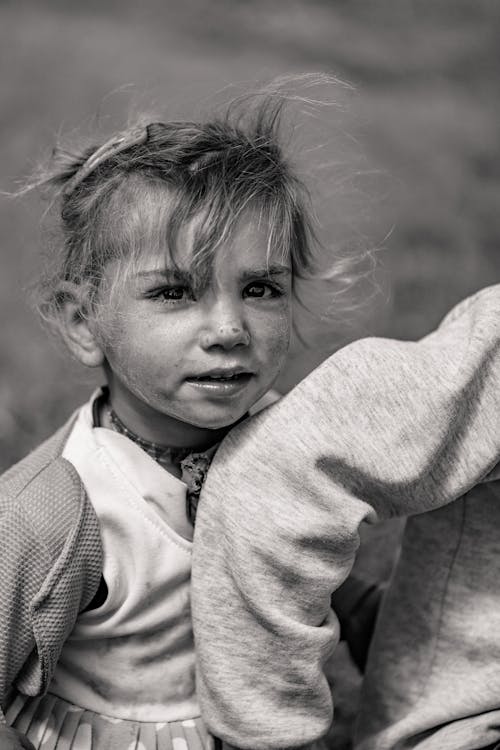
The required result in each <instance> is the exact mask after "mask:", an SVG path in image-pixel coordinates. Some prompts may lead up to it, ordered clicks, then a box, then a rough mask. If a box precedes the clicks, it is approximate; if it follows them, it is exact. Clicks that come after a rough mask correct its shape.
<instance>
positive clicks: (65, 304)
mask: <svg viewBox="0 0 500 750" xmlns="http://www.w3.org/2000/svg"><path fill="white" fill-rule="evenodd" d="M58 296H59V299H60V308H59V309H60V324H61V333H62V336H63V338H64V341H65V343H66V345H67V347H68V349H69V350H70V351H71V353H72V354H73V355H74V356H75V357H76V358H77V360H78V361H79V362H81V363H82V365H85V366H86V367H99V366H100V365H102V364H104V359H105V357H104V352H103V350H102V349H101V346H100V344H99V341H98V339H97V337H96V335H95V331H94V328H93V326H92V323H91V322H89V319H88V316H87V307H88V289H87V288H86V287H85V286H84V285H80V284H73V283H71V282H65V284H64V287H62V288H61V289H60V290H59V292H58Z"/></svg>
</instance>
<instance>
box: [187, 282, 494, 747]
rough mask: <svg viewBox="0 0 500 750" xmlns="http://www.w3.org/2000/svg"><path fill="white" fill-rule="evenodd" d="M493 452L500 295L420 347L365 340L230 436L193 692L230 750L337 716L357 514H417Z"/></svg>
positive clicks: (474, 476)
mask: <svg viewBox="0 0 500 750" xmlns="http://www.w3.org/2000/svg"><path fill="white" fill-rule="evenodd" d="M499 456H500V287H499V286H494V287H490V288H488V289H486V290H483V291H482V292H480V293H478V294H477V295H475V296H474V297H472V298H470V299H469V300H466V301H465V302H464V303H462V304H461V305H459V306H458V308H456V310H454V311H453V312H452V313H451V314H450V315H449V316H448V317H447V318H446V319H445V321H444V322H443V324H442V325H441V326H440V328H438V329H437V331H435V332H434V333H432V334H431V335H429V336H427V337H426V338H425V339H423V340H422V341H420V342H417V343H414V342H401V341H392V340H384V339H365V340H362V341H359V342H355V343H354V344H352V345H350V346H348V347H346V348H345V349H343V350H341V351H339V352H338V353H337V354H335V355H334V356H333V357H331V358H330V359H328V360H327V361H326V362H324V363H323V364H322V365H321V366H320V367H319V368H318V369H317V370H315V371H314V372H313V373H312V374H311V375H309V376H308V377H307V378H306V379H305V380H304V381H302V383H300V384H299V385H298V386H297V387H296V388H295V389H294V390H293V391H291V392H290V393H289V394H288V395H287V396H285V397H284V398H283V399H282V400H281V401H280V402H278V403H277V404H275V405H273V406H271V407H270V409H268V410H267V411H265V412H263V413H262V414H261V415H258V416H257V417H256V418H254V419H252V420H248V421H247V422H245V423H243V424H242V425H240V426H239V427H237V428H236V429H235V430H234V431H232V432H231V433H230V435H229V436H228V437H227V438H226V439H225V441H224V442H223V444H222V447H221V449H220V451H219V452H218V453H217V455H216V457H215V461H214V463H213V464H212V467H211V469H210V472H209V475H208V477H207V481H206V484H205V487H204V490H203V493H202V498H201V503H200V507H199V513H198V517H197V523H196V532H195V541H194V553H193V575H192V606H193V622H194V632H195V640H196V647H197V656H198V683H197V684H198V691H199V698H200V703H201V707H202V713H203V715H204V718H205V720H206V722H207V724H208V726H209V728H210V730H211V731H212V732H213V733H214V734H216V735H217V736H219V737H221V738H222V739H223V740H225V741H226V742H228V743H229V744H232V745H236V746H238V747H242V748H258V749H259V750H271V749H274V748H284V747H297V746H301V745H306V744H308V743H311V742H313V741H314V740H316V739H317V738H319V737H321V736H322V735H323V734H324V733H325V732H326V731H327V729H328V727H329V725H330V723H331V719H332V700H331V695H330V690H329V687H328V684H327V681H326V677H325V674H324V671H323V665H324V663H325V660H326V659H327V657H328V656H329V655H330V654H331V652H332V650H333V648H334V647H335V645H336V642H337V640H338V622H337V620H336V618H335V616H334V615H333V614H332V612H331V611H330V606H329V605H330V596H331V593H332V592H333V591H334V590H335V589H336V588H338V587H339V586H340V584H341V583H342V581H344V579H345V578H346V576H347V575H348V573H349V571H350V569H351V566H352V563H353V559H354V556H355V553H356V549H357V547H358V544H359V536H358V527H359V524H360V523H361V522H362V521H363V520H367V521H371V522H373V521H376V520H377V519H378V518H389V517H391V516H396V515H407V514H412V513H421V512H424V511H426V510H430V509H432V508H436V507H439V506H442V505H444V504H446V503H449V502H451V501H452V500H454V499H456V498H458V497H459V496H461V495H462V494H464V493H465V492H466V491H467V490H468V489H469V488H470V487H472V486H473V485H475V484H476V483H478V482H480V481H481V480H482V479H483V478H484V476H485V475H486V474H487V473H488V472H489V471H490V470H491V469H492V468H493V466H494V465H495V464H496V463H497V461H498V459H499Z"/></svg>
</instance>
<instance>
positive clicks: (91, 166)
mask: <svg viewBox="0 0 500 750" xmlns="http://www.w3.org/2000/svg"><path fill="white" fill-rule="evenodd" d="M147 140H148V126H147V125H146V126H144V125H141V126H140V127H137V128H134V129H133V130H131V131H130V132H128V133H125V134H124V135H122V136H119V137H118V138H117V137H116V136H113V138H110V139H109V140H108V141H106V142H105V143H103V144H102V146H99V148H98V149H96V150H95V151H94V152H93V153H92V154H91V155H90V156H89V158H88V159H87V161H86V162H84V163H83V164H82V166H81V167H80V169H79V170H78V171H77V172H76V174H75V175H73V177H72V178H71V180H70V181H69V182H68V183H67V184H66V185H65V187H64V189H63V191H62V192H63V195H69V194H70V193H72V192H73V190H74V189H75V188H76V187H78V185H80V183H82V182H83V181H84V180H85V179H87V177H88V176H89V174H91V173H92V172H93V171H94V170H95V169H96V168H97V167H98V166H99V165H100V164H102V163H103V162H105V161H107V159H110V158H111V157H113V156H116V155H117V154H121V152H122V151H126V150H127V149H128V148H131V147H132V146H140V145H142V144H143V143H146V141H147Z"/></svg>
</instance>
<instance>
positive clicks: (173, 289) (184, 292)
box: [149, 286, 194, 303]
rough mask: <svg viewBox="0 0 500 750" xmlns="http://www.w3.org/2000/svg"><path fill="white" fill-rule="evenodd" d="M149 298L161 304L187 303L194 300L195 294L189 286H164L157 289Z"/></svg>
mask: <svg viewBox="0 0 500 750" xmlns="http://www.w3.org/2000/svg"><path fill="white" fill-rule="evenodd" d="M149 297H150V298H151V299H157V300H159V301H160V302H170V303H171V302H187V301H188V300H193V299H194V296H193V292H192V291H191V289H189V287H187V286H164V287H162V288H161V289H156V290H155V291H154V292H152V293H151V294H150V295H149Z"/></svg>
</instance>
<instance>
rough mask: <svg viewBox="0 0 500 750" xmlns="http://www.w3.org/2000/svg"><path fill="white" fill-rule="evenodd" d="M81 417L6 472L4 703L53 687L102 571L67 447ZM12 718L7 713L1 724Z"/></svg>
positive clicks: (0, 666)
mask: <svg viewBox="0 0 500 750" xmlns="http://www.w3.org/2000/svg"><path fill="white" fill-rule="evenodd" d="M74 418H75V417H74V416H73V417H72V418H71V419H70V420H69V422H67V423H66V424H65V425H64V426H63V427H62V428H61V429H60V430H58V431H57V432H56V433H55V434H54V435H53V436H52V437H50V438H49V439H48V440H47V441H46V442H44V443H42V445H40V446H39V447H38V448H37V449H36V450H35V451H33V453H31V454H29V455H28V456H27V457H26V458H24V459H23V460H22V461H20V462H19V463H18V464H16V465H15V466H13V467H12V468H11V469H9V470H8V471H7V472H6V473H5V474H4V475H3V476H2V477H1V478H0V539H2V549H1V552H0V705H1V706H2V708H3V707H4V705H5V700H6V697H7V695H8V693H9V691H10V689H11V688H12V687H17V688H18V689H19V690H20V691H21V692H23V693H25V694H27V695H39V694H41V693H43V692H45V690H46V689H47V687H48V685H49V683H50V680H51V677H52V675H53V672H54V668H55V665H56V663H57V660H58V658H59V654H60V652H61V648H62V646H63V644H64V642H65V640H66V639H67V637H68V635H69V633H70V632H71V630H72V628H73V626H74V624H75V620H76V618H77V616H78V613H79V612H81V611H82V610H83V609H85V607H86V606H87V605H88V604H89V603H90V601H91V600H92V598H93V596H94V594H95V592H96V591H97V588H98V586H99V582H100V578H101V571H102V560H103V554H102V545H101V538H100V535H99V524H98V520H97V516H96V514H95V511H94V509H93V508H92V505H91V503H90V501H89V499H88V497H87V495H86V493H85V490H84V488H83V484H82V482H81V480H80V477H79V476H78V474H77V472H76V470H75V469H74V467H73V466H72V465H71V464H70V463H69V461H66V460H65V459H64V458H62V456H61V454H62V450H63V448H64V445H65V443H66V440H67V438H68V436H69V433H70V431H71V428H72V426H73V423H74ZM3 720H4V717H3V714H2V713H1V711H0V722H2V721H3Z"/></svg>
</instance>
